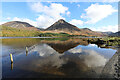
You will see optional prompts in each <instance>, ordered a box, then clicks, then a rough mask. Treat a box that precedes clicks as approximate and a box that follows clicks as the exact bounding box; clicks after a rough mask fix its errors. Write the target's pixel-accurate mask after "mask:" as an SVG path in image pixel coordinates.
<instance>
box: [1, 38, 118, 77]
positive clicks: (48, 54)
mask: <svg viewBox="0 0 120 80" xmlns="http://www.w3.org/2000/svg"><path fill="white" fill-rule="evenodd" d="M13 40H15V42H16V43H17V44H14V45H13V44H10V43H11V42H13ZM13 40H10V39H8V42H7V40H6V39H5V41H4V40H3V46H7V47H9V49H13V52H14V51H15V50H16V49H19V50H20V49H21V50H20V52H17V51H16V52H17V53H15V55H13V58H14V61H15V63H14V69H13V65H11V69H13V71H12V72H11V71H9V69H10V68H9V65H8V64H9V63H10V62H9V61H7V60H8V57H9V56H7V55H6V56H4V58H3V77H15V76H13V75H16V73H17V74H19V75H17V77H21V76H22V77H26V76H27V77H32V78H35V77H39V78H41V77H78V78H83V77H84V78H85V77H87V78H90V77H99V76H100V74H101V71H102V69H103V67H104V66H105V64H106V63H107V61H108V60H109V59H110V58H111V57H112V56H113V55H114V53H115V52H116V50H113V49H105V48H102V49H101V48H98V47H97V45H95V44H88V42H87V40H85V39H62V40H56V39H51V40H46V39H25V40H24V39H21V40H18V42H17V39H13ZM20 42H22V43H20ZM29 42H30V44H29ZM23 43H25V45H24V44H23ZM26 46H28V52H27V53H26V51H25V47H26ZM7 47H3V49H4V50H8V49H7ZM6 52H8V51H6ZM102 52H104V53H105V54H104V53H102ZM4 53H5V51H3V55H4ZM24 53H25V54H24ZM5 54H7V53H5ZM26 72H27V74H26ZM28 73H29V74H28ZM21 74H22V75H21ZM40 75H42V76H40Z"/></svg>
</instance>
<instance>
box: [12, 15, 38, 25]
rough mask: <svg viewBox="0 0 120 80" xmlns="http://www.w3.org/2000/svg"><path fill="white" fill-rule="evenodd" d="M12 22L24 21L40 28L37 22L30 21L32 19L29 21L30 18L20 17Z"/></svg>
mask: <svg viewBox="0 0 120 80" xmlns="http://www.w3.org/2000/svg"><path fill="white" fill-rule="evenodd" d="M12 21H22V22H27V23H29V24H31V25H33V26H35V27H37V26H38V25H37V22H36V21H33V20H30V19H28V18H18V17H14V18H13V19H12Z"/></svg>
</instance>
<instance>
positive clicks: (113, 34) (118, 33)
mask: <svg viewBox="0 0 120 80" xmlns="http://www.w3.org/2000/svg"><path fill="white" fill-rule="evenodd" d="M109 36H116V37H120V31H118V32H116V33H112V34H109Z"/></svg>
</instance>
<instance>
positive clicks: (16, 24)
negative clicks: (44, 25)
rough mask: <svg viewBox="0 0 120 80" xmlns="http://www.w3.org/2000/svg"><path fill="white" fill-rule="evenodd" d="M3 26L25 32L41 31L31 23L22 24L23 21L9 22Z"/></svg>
mask: <svg viewBox="0 0 120 80" xmlns="http://www.w3.org/2000/svg"><path fill="white" fill-rule="evenodd" d="M2 26H7V27H13V28H19V29H24V30H39V29H38V28H36V27H34V26H32V25H30V24H29V23H26V22H21V21H11V22H7V23H4V24H2Z"/></svg>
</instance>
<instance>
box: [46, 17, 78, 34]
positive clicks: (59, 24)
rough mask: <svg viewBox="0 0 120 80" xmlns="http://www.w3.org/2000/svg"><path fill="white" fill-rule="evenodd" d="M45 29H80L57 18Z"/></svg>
mask: <svg viewBox="0 0 120 80" xmlns="http://www.w3.org/2000/svg"><path fill="white" fill-rule="evenodd" d="M46 30H48V31H49V30H66V31H70V32H72V31H80V29H79V28H77V27H76V26H74V25H72V24H69V23H68V22H66V21H64V20H63V19H60V20H58V21H57V22H55V23H54V24H53V25H51V26H50V27H48V28H47V29H46Z"/></svg>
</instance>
